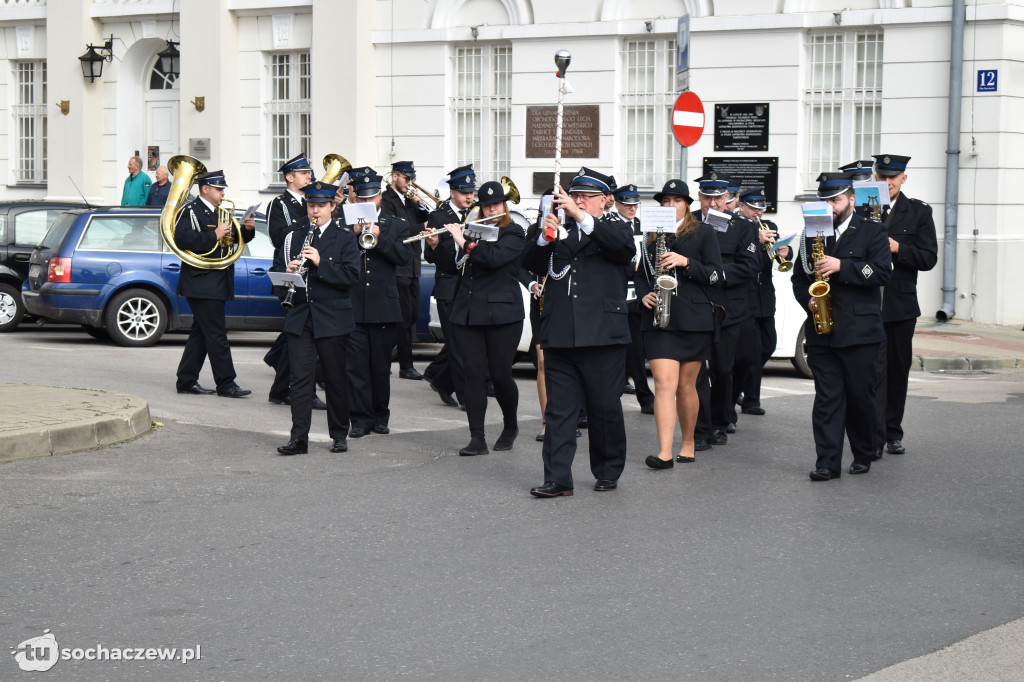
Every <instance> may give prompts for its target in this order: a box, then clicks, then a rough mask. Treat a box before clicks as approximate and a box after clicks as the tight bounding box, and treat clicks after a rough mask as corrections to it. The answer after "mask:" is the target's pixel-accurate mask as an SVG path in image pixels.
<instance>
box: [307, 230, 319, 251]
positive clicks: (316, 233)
mask: <svg viewBox="0 0 1024 682" xmlns="http://www.w3.org/2000/svg"><path fill="white" fill-rule="evenodd" d="M318 241H320V228H319V227H317V226H316V225H314V226H313V238H312V239H310V240H309V245H310V246H312V247H313V248H316V243H317V242H318Z"/></svg>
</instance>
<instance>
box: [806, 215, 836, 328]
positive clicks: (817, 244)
mask: <svg viewBox="0 0 1024 682" xmlns="http://www.w3.org/2000/svg"><path fill="white" fill-rule="evenodd" d="M824 257H825V237H824V236H822V235H819V236H817V237H815V238H814V244H812V245H811V259H812V260H813V261H814V263H815V265H817V263H818V261H820V260H821V259H822V258H824ZM831 291H832V287H831V286H829V283H828V275H819V274H818V273H817V272H815V273H814V282H812V283H811V286H809V287H808V288H807V292H808V293H809V294H810V295H811V296H812V297H814V300H815V301H816V302H817V305H816V307H817V310H816V311H815V312H814V330H815V331H816V332H818V334H831V333H832V294H831V293H830V292H831Z"/></svg>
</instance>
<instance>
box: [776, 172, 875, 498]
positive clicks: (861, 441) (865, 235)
mask: <svg viewBox="0 0 1024 682" xmlns="http://www.w3.org/2000/svg"><path fill="white" fill-rule="evenodd" d="M818 196H819V197H820V198H821V199H824V200H826V201H828V203H829V204H830V205H831V206H832V224H833V226H834V228H835V232H836V236H833V237H827V238H826V240H825V242H824V254H825V255H824V257H822V258H820V259H818V260H817V261H813V260H812V248H813V241H814V239H815V235H807V236H805V237H804V245H803V246H802V248H801V260H802V261H803V262H802V263H798V264H797V266H796V267H795V268H793V278H792V282H793V294H794V295H795V296H796V300H797V301H798V302H799V303H800V305H801V307H803V308H804V309H806V310H808V315H807V321H806V322H805V323H804V334H805V337H806V339H807V346H806V347H807V364H808V365H810V367H811V371H813V372H814V408H813V410H812V412H811V421H812V424H813V427H814V446H815V451H816V453H817V461H816V463H815V469H814V471H812V472H811V474H810V476H811V480H812V481H828V480H830V479H833V478H839V477H840V476H841V475H842V463H843V434H844V432H845V434H846V436H847V437H848V438H849V440H850V449H851V450H852V451H853V464H852V465H850V473H851V474H865V473H867V472H868V471H869V470H870V469H871V460H872V456H873V455H874V450H875V443H874V439H875V406H874V399H875V372H876V369H877V363H878V347H879V345H880V344H883V343H884V342H885V331H884V330H883V328H882V311H881V300H882V296H881V290H880V288H881V287H883V286H885V284H886V282H888V281H889V279H890V277H892V259H891V258H890V257H889V244H888V241H887V239H886V236H885V227H884V226H883V225H882V224H881V223H878V222H875V221H873V220H867V219H865V218H863V217H861V216H859V215H857V214H856V213H854V210H853V206H854V195H853V181H852V180H850V178H849V176H847V175H846V174H844V173H822V174H821V175H819V176H818ZM816 275H817V276H822V277H827V278H828V284H829V287H830V288H831V290H830V293H829V297H830V298H831V302H830V304H829V308H830V310H831V317H832V331H831V333H829V334H819V333H818V331H817V329H816V326H815V322H814V317H813V314H814V313H815V312H816V311H818V312H823V311H819V309H818V305H819V304H818V300H817V299H816V298H813V297H812V296H811V294H810V292H809V291H808V287H809V286H810V285H811V283H812V282H814V281H815V279H816Z"/></svg>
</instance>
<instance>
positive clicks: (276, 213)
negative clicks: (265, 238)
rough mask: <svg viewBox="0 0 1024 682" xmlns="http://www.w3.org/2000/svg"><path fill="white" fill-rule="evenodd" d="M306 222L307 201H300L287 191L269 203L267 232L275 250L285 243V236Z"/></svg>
mask: <svg viewBox="0 0 1024 682" xmlns="http://www.w3.org/2000/svg"><path fill="white" fill-rule="evenodd" d="M305 224H306V202H305V201H298V200H297V199H296V198H295V197H293V196H292V193H291V192H288V191H285V192H283V193H282V194H280V195H279V196H276V197H274V198H273V199H271V200H270V203H269V204H267V232H268V233H269V234H270V243H271V244H273V245H274V250H275V251H276V250H277V249H280V248H281V245H282V244H284V236H285V235H286V234H288V233H289V232H291V231H292V230H294V229H295V228H297V227H301V226H303V225H305Z"/></svg>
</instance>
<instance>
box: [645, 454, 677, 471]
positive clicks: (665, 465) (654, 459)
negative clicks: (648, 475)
mask: <svg viewBox="0 0 1024 682" xmlns="http://www.w3.org/2000/svg"><path fill="white" fill-rule="evenodd" d="M644 461H645V462H646V463H647V466H649V467H651V468H652V469H671V468H672V467H674V466H675V465H676V463H675V461H674V460H671V459H661V458H660V457H658V456H657V455H647V459H645V460H644Z"/></svg>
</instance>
